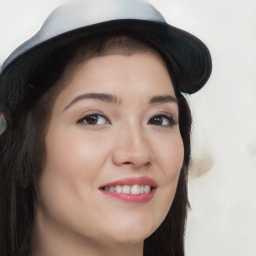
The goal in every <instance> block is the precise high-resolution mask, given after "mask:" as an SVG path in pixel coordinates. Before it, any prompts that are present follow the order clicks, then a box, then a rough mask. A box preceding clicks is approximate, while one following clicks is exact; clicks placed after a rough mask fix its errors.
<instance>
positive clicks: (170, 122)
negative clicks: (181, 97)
mask: <svg viewBox="0 0 256 256" xmlns="http://www.w3.org/2000/svg"><path fill="white" fill-rule="evenodd" d="M88 118H93V119H91V121H95V120H96V122H98V121H99V120H100V118H103V119H105V123H104V124H103V123H101V124H97V123H93V124H90V123H88V120H87V121H86V119H88ZM154 119H155V120H154ZM163 119H165V123H166V120H167V123H168V124H163V123H164V120H163ZM85 121H86V122H85ZM153 121H155V122H159V121H160V122H161V124H153V123H150V122H153ZM77 124H83V125H91V126H94V125H106V124H111V123H110V121H109V119H108V118H107V117H106V116H104V115H102V114H99V113H91V114H87V115H85V116H83V117H82V118H81V119H79V120H78V121H77ZM147 124H149V125H155V126H163V127H171V126H174V125H177V124H178V122H176V121H175V120H174V118H173V117H172V116H171V115H169V114H168V115H167V114H156V115H154V116H152V117H151V118H150V119H149V121H148V122H147Z"/></svg>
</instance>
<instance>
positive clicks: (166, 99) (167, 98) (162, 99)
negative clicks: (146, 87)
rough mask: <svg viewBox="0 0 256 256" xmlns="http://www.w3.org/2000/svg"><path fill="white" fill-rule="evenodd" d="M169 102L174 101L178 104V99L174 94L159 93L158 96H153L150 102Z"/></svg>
mask: <svg viewBox="0 0 256 256" xmlns="http://www.w3.org/2000/svg"><path fill="white" fill-rule="evenodd" d="M168 102H174V103H177V104H178V100H177V99H176V98H175V97H174V96H172V95H158V96H154V97H152V98H151V99H150V100H149V104H154V103H168Z"/></svg>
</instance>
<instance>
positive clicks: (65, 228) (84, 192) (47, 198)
mask: <svg viewBox="0 0 256 256" xmlns="http://www.w3.org/2000/svg"><path fill="white" fill-rule="evenodd" d="M177 122H178V105H177V102H176V97H175V93H174V89H173V85H172V82H171V80H170V77H169V74H168V71H167V68H166V66H165V64H164V62H163V61H162V59H161V58H160V57H159V56H158V55H157V54H154V53H147V54H146V53H145V54H143V53H136V54H134V55H132V56H123V55H109V56H103V57H95V58H93V59H90V60H89V61H86V62H84V63H82V64H79V66H78V67H77V68H76V70H75V71H74V72H73V73H72V74H71V77H70V79H69V82H68V84H67V86H66V87H65V88H64V90H63V91H62V92H61V93H60V94H59V95H58V97H57V98H56V101H55V103H54V106H53V111H52V115H51V118H50V122H49V127H48V130H47V134H46V139H45V143H46V163H45V165H44V168H43V170H42V173H41V176H40V179H39V192H38V203H37V222H39V223H40V226H43V227H45V229H44V232H45V230H47V232H49V237H51V232H54V233H55V234H58V236H62V235H63V236H65V235H67V234H69V235H70V236H71V237H74V236H77V235H78V236H79V237H80V238H83V239H85V241H91V242H92V241H93V242H96V243H97V242H99V243H101V242H103V241H104V242H106V243H108V244H111V243H113V244H115V243H122V244H123V243H128V244H129V243H140V242H141V243H142V242H143V240H144V239H145V238H146V237H148V236H149V235H151V234H152V233H153V232H154V231H155V230H156V229H157V227H159V225H160V224H161V222H162V221H163V220H164V218H165V216H166V214H167V213H168V211H169V209H170V207H171V204H172V201H173V198H174V195H175V191H176V187H177V183H178V179H179V174H180V170H181V167H182V163H183V156H184V148H183V141H182V138H181V135H180V130H179V125H178V124H177ZM107 190H108V191H107ZM129 190H130V193H129ZM39 232H40V231H39Z"/></svg>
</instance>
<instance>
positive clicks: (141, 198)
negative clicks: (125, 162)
mask: <svg viewBox="0 0 256 256" xmlns="http://www.w3.org/2000/svg"><path fill="white" fill-rule="evenodd" d="M116 185H130V186H132V185H150V186H151V187H152V188H153V189H152V191H151V192H150V193H145V194H139V195H134V194H125V193H116V192H109V191H105V190H103V189H102V188H103V187H110V186H116ZM156 188H157V183H156V182H155V181H154V180H153V179H151V178H149V177H138V178H136V177H130V178H125V179H121V180H116V181H114V182H110V183H107V184H105V185H103V186H101V187H100V191H101V192H102V193H103V194H104V195H106V196H110V197H113V198H116V199H119V200H122V201H125V202H130V203H145V202H148V201H149V200H150V199H152V198H153V196H154V194H155V191H156Z"/></svg>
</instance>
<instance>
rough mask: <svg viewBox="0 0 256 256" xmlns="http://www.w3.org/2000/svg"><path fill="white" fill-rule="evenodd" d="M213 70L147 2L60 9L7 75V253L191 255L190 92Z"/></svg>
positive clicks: (202, 52) (11, 61)
mask: <svg viewBox="0 0 256 256" xmlns="http://www.w3.org/2000/svg"><path fill="white" fill-rule="evenodd" d="M210 73H211V59H210V54H209V52H208V50H207V48H206V47H205V46H204V44H203V43H202V42H201V41H199V40H198V39H197V38H195V37H194V36H192V35H190V34H188V33H186V32H184V31H181V30H179V29H177V28H174V27H172V26H170V25H168V24H166V22H165V20H164V18H163V17H162V16H161V14H160V13H159V12H158V11H157V10H156V9H154V8H153V7H152V6H151V5H149V4H148V3H147V2H144V1H141V0H136V1H133V2H132V4H131V1H128V0H119V1H114V0H104V1H76V2H73V3H69V4H66V5H64V6H62V7H60V8H58V9H57V10H55V11H54V12H53V13H52V14H51V16H50V17H49V18H48V19H47V21H46V22H45V24H44V25H43V27H42V28H41V30H40V31H39V32H38V33H37V34H36V35H35V36H34V37H33V38H31V39H30V40H28V41H27V42H25V43H24V44H23V45H21V46H20V47H19V48H18V49H16V50H15V51H14V52H13V53H12V54H11V55H10V57H9V58H8V59H7V60H6V62H5V63H4V66H3V69H2V72H1V86H0V97H1V106H0V107H1V109H0V110H1V113H2V114H1V122H2V124H3V126H2V132H1V133H2V135H1V136H0V143H1V172H0V180H1V193H0V195H1V196H0V204H1V217H0V219H1V248H0V249H1V253H2V255H12V256H13V255H33V256H40V255H47V256H48V255H49V256H50V255H54V256H58V255H77V256H79V255H91V256H94V255H112V256H113V255H138V256H139V255H140V256H141V255H161V256H162V255H176V256H177V255H184V243H183V239H184V226H185V220H186V212H187V207H188V199H187V185H186V184H187V172H188V166H189V161H190V128H191V116H190V111H189V107H188V104H187V103H186V100H185V99H184V96H183V94H182V92H184V93H194V92H196V91H198V90H199V89H200V88H201V87H202V86H203V85H204V84H205V83H206V81H207V79H208V78H209V76H210Z"/></svg>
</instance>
